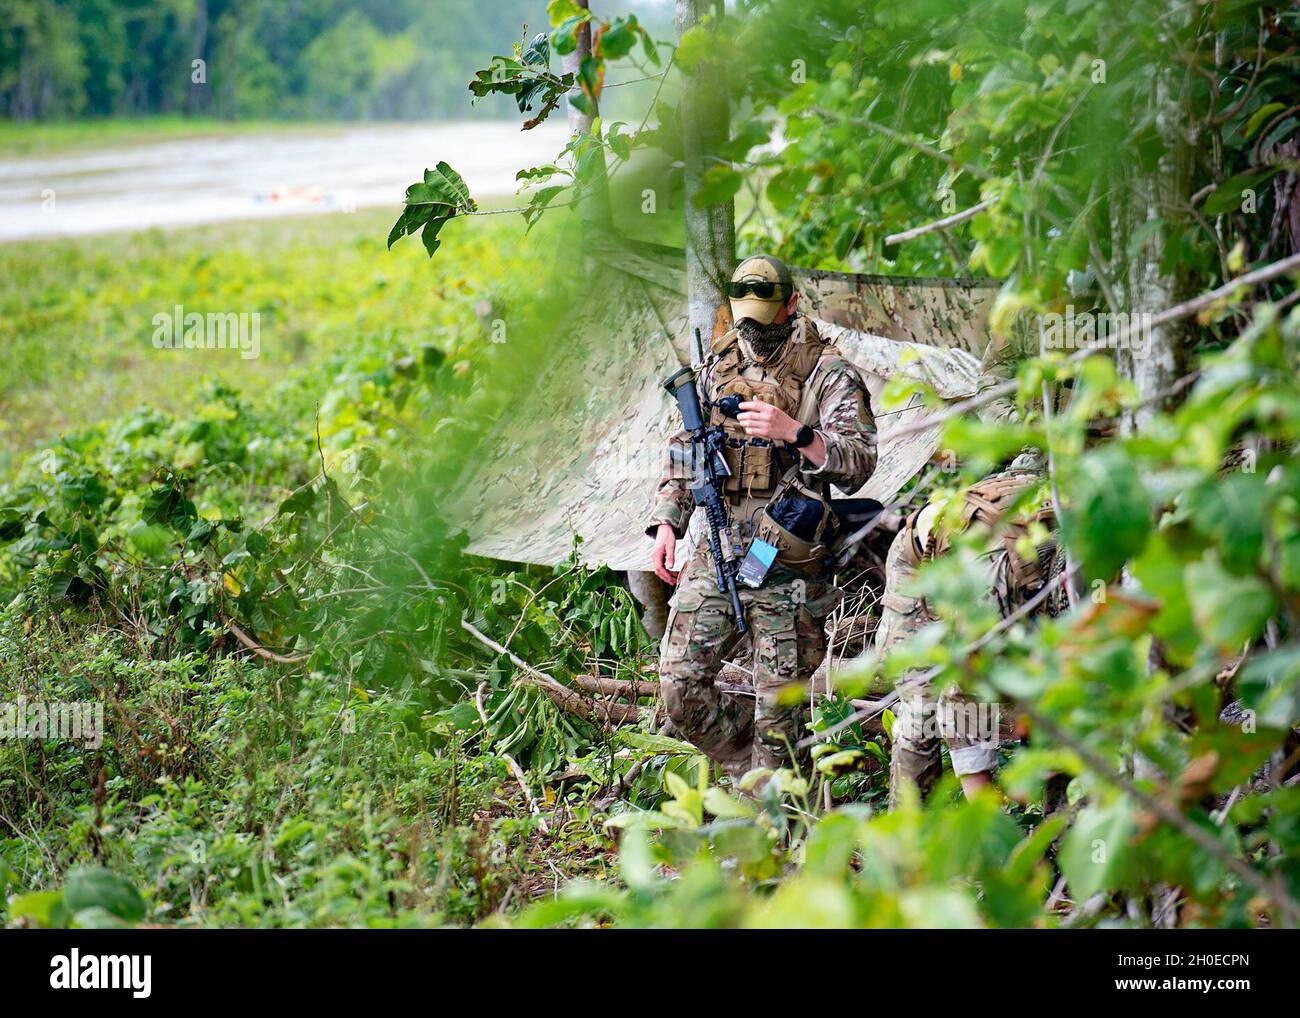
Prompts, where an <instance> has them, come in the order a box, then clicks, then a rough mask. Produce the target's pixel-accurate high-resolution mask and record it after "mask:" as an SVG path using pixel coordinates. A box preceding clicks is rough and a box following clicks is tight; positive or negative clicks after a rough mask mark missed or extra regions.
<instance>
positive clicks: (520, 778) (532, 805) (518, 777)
mask: <svg viewBox="0 0 1300 1018" xmlns="http://www.w3.org/2000/svg"><path fill="white" fill-rule="evenodd" d="M484 685H485V683H482V682H480V683H479V684H478V689H476V690H475V691H474V706H475V707H477V708H478V716H479V717H480V718H482V719H483V727H484V728H487V727H488V725H489V722H488V716H487V711H486V710H484V709H483V687H484ZM501 757H502V759H504V760H505V762H506V764H507V766H509V768H510V773H511V774H513V775H514V776H515V781H517V782H519V787H520V789H522V790H523V793H524V798H525V799H526V800H527V801H528V811H529V812H530V813H532V814H533V816H535V817H537V824H538V826H539V827H541V829H542V833H543V834H550V833H551V829H550V828H549V827H547V826H546V817H544V816H542V808H541V807H540V806H539V805H537V800H536V799H534V798H533V793H532V790H531V789H529V787H528V779H527V778H526V777H525V776H524V769H523V768H522V767H520V766H519V761H517V760H516V759H515V758H514V757H513V756H511V755H510V754H509V753H501Z"/></svg>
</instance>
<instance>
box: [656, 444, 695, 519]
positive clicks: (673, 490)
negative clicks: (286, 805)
mask: <svg viewBox="0 0 1300 1018" xmlns="http://www.w3.org/2000/svg"><path fill="white" fill-rule="evenodd" d="M690 445H691V438H690V435H688V434H687V433H686V430H685V429H684V428H683V429H682V430H680V431H678V432H676V433H675V434H674V435H673V436H672V437H671V438H670V439H668V446H667V448H666V449H665V450H664V462H663V469H662V471H661V472H660V474H659V487H658V488H657V489H655V500H654V507H653V508H652V509H651V510H650V518H649V521H648V522H647V524H646V528H645V532H646V536H648V537H654V536H655V533H656V531H658V529H659V525H660V524H661V523H667V524H668V525H670V526H671V527H672V528H673V533H675V534H676V535H677V537H678V538H681V537H683V536H684V535H685V534H686V525H687V524H688V523H690V521H691V513H692V512H694V510H695V500H694V499H693V498H692V497H691V492H690V485H689V483H688V481H689V474H688V472H687V471H686V470H685V469H684V468H683V467H682V466H680V465H679V464H683V463H687V462H689V459H688V457H689V456H690ZM674 450H677V452H676V455H674Z"/></svg>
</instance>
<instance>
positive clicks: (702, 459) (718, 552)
mask: <svg viewBox="0 0 1300 1018" xmlns="http://www.w3.org/2000/svg"><path fill="white" fill-rule="evenodd" d="M695 338H696V342H697V343H698V342H699V331H698V330H696V337H695ZM664 388H665V389H667V390H668V392H669V393H671V395H672V397H673V399H675V400H676V401H677V408H678V409H679V410H680V411H681V413H682V424H684V425H685V427H686V430H687V431H689V432H690V433H691V459H692V462H693V463H694V464H695V465H697V466H698V468H699V469H698V470H697V472H696V482H695V483H694V484H692V485H691V497H692V498H694V499H695V504H696V505H697V506H700V507H701V508H702V509H703V510H704V518H705V519H706V520H707V521H708V524H709V551H711V552H712V553H713V564H714V566H716V567H717V579H718V590H719V592H725V593H726V594H728V595H729V596H730V597H731V607H732V610H733V611H734V612H735V613H736V632H737V633H739V634H740V635H741V636H744V635H745V633H746V631H747V629H748V627H747V626H746V625H745V613H744V610H743V609H742V608H741V607H740V594H739V593H738V591H737V590H736V570H737V568H738V564H739V558H740V556H739V555H738V554H737V551H736V540H735V535H734V532H733V530H732V526H731V513H730V512H729V511H728V509H727V504H726V502H724V501H723V499H722V485H721V482H722V481H723V480H725V479H726V478H728V477H730V476H731V468H730V467H728V466H727V460H726V457H725V456H723V454H722V449H723V446H724V444H725V443H726V435H725V433H724V432H723V430H722V428H720V427H717V426H716V425H715V426H713V427H709V426H707V425H706V424H705V423H704V414H703V412H702V411H701V409H700V394H699V391H698V390H697V389H696V387H695V369H694V368H682V369H681V370H679V371H676V372H674V373H673V375H672V376H671V377H670V378H669V379H668V380H667V381H665V382H664Z"/></svg>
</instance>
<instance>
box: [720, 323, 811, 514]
mask: <svg viewBox="0 0 1300 1018" xmlns="http://www.w3.org/2000/svg"><path fill="white" fill-rule="evenodd" d="M712 349H713V357H712V359H711V361H710V365H709V379H710V386H709V388H710V392H711V396H710V402H711V407H710V411H709V423H710V424H715V425H720V426H721V427H722V429H723V431H724V432H725V433H726V436H727V445H726V449H725V450H724V453H723V454H724V455H725V456H726V459H727V466H728V467H730V468H731V476H730V477H728V478H727V480H726V483H725V485H724V488H723V492H724V494H725V495H726V496H727V497H728V498H729V499H730V500H732V501H739V500H740V499H742V498H767V497H768V496H770V495H772V494H773V493H774V492H775V491H776V489H777V486H778V483H779V482H780V480H781V476H782V474H783V473H784V472H785V470H786V468H788V467H789V466H790V465H792V464H793V462H794V461H793V460H790V459H789V455H793V456H795V457H797V455H798V454H797V453H793V452H792V453H790V454H788V455H786V456H784V457H783V456H782V455H781V454H780V453H779V452H778V449H777V447H776V445H775V444H774V443H773V442H772V441H771V440H770V439H766V438H751V437H750V436H748V435H746V434H745V429H744V428H742V427H741V426H740V422H739V421H737V420H736V419H735V418H733V417H727V416H726V415H724V414H723V413H722V411H721V410H720V409H719V408H718V401H719V400H721V399H722V398H723V397H725V396H731V395H736V396H739V397H740V398H741V399H742V400H750V399H758V400H762V401H763V402H764V403H770V404H771V405H772V406H775V407H777V408H779V409H780V410H783V411H784V412H785V413H787V414H789V415H790V416H791V417H793V418H795V419H796V420H798V421H799V423H801V424H807V423H809V420H807V419H805V418H808V417H810V416H811V413H810V411H811V409H812V407H811V401H810V400H807V399H805V383H806V382H807V381H808V379H809V377H810V376H811V375H812V373H813V371H814V369H816V367H817V363H818V361H820V360H821V358H822V357H823V356H824V355H825V354H827V353H834V352H836V351H835V348H834V347H833V346H832V345H831V344H829V343H826V342H824V341H823V340H822V338H821V337H820V336H818V335H817V330H816V329H815V328H813V327H812V325H811V323H809V321H808V319H807V318H803V317H800V318H799V319H798V320H797V321H796V324H795V328H794V331H793V332H792V333H791V335H790V338H789V340H787V341H786V344H785V346H784V347H783V348H782V350H781V352H780V354H779V355H778V356H777V357H775V358H773V359H772V360H770V361H764V362H761V363H757V362H749V361H747V359H746V357H745V354H744V351H743V350H742V349H741V342H740V333H739V332H737V331H736V330H735V329H731V330H729V331H727V332H725V333H723V334H722V335H720V336H718V337H717V338H716V339H714V341H713V344H712ZM754 367H757V368H760V369H762V371H763V373H764V374H765V375H766V376H769V377H766V378H763V379H756V378H750V377H746V375H745V373H744V372H745V370H746V369H747V368H754ZM783 459H785V460H786V462H785V463H782V460H783Z"/></svg>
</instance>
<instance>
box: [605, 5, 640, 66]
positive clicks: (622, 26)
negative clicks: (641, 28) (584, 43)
mask: <svg viewBox="0 0 1300 1018" xmlns="http://www.w3.org/2000/svg"><path fill="white" fill-rule="evenodd" d="M636 38H637V32H636V15H631V16H630V17H628V18H615V19H614V20H613V21H611V22H610V23H609V27H608V28H606V29H605V31H603V32H602V33H601V34H600V46H599V47H598V50H599V53H598V55H599V56H600V58H601V59H603V60H618V59H620V58H621V57H625V56H627V55H628V53H630V52H631V51H632V47H633V46H635V45H636Z"/></svg>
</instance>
